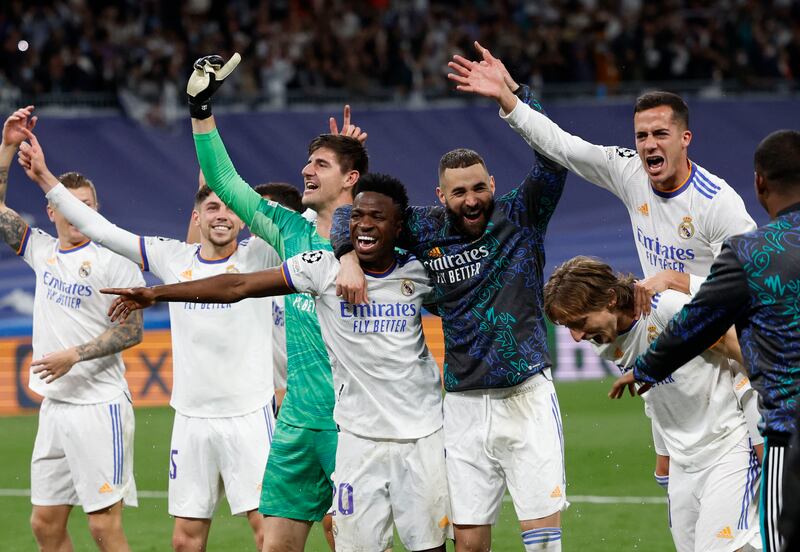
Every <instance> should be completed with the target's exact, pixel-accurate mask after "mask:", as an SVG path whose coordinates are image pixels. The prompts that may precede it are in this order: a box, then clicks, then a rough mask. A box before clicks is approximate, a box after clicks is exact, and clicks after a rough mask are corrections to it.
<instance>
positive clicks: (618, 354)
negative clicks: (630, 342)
mask: <svg viewBox="0 0 800 552" xmlns="http://www.w3.org/2000/svg"><path fill="white" fill-rule="evenodd" d="M624 355H625V353H624V352H623V351H622V349H620V348H619V347H617V349H616V350H615V351H614V358H615V359H616V360H619V359H621V358H622V357H623V356H624Z"/></svg>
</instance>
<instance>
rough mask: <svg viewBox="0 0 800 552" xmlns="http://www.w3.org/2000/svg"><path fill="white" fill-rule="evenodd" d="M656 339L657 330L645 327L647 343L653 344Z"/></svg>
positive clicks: (653, 327)
mask: <svg viewBox="0 0 800 552" xmlns="http://www.w3.org/2000/svg"><path fill="white" fill-rule="evenodd" d="M657 337H658V328H656V327H655V326H647V341H650V342H653V341H655V340H656V338H657Z"/></svg>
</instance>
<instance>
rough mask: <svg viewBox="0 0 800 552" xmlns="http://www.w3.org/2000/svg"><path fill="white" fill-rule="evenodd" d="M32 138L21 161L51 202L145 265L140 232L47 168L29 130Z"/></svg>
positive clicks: (91, 236)
mask: <svg viewBox="0 0 800 552" xmlns="http://www.w3.org/2000/svg"><path fill="white" fill-rule="evenodd" d="M25 132H26V134H27V137H28V140H29V142H24V143H23V144H22V145H21V146H20V151H19V163H20V165H22V167H23V169H25V173H26V174H27V175H28V177H29V178H30V179H31V180H33V181H34V182H36V183H37V184H38V185H39V187H40V188H41V189H42V191H43V192H45V194H46V196H47V200H48V201H49V202H50V205H52V206H53V208H55V209H56V210H58V211H59V212H60V213H61V214H62V215H64V217H66V219H67V220H68V221H70V222H71V223H72V224H73V225H75V227H76V228H77V229H78V230H80V231H81V233H82V234H84V235H86V236H87V237H88V238H89V239H91V240H93V241H95V242H96V243H99V244H101V245H103V246H105V247H107V248H109V249H111V250H112V251H114V252H115V253H117V254H119V255H122V256H123V257H126V258H128V259H130V260H131V261H133V262H134V263H137V264H139V265H142V254H141V249H140V246H139V241H140V240H139V236H137V235H136V234H132V233H131V232H128V231H127V230H123V229H122V228H119V227H117V226H115V225H114V224H112V223H111V222H109V221H108V220H106V218H104V217H103V216H102V215H101V214H100V213H98V212H97V211H95V210H94V209H92V208H91V207H89V206H88V205H86V204H85V203H83V202H82V201H80V200H79V199H78V198H77V197H75V196H74V195H72V193H71V192H70V191H69V190H68V189H67V188H65V187H64V185H63V184H61V183H60V182H59V181H58V179H57V178H56V177H55V176H53V173H51V172H50V170H49V169H48V168H47V164H46V162H45V157H44V150H43V149H42V146H41V145H40V144H39V140H37V138H36V136H35V135H34V134H33V133H32V132H30V131H29V130H26V131H25Z"/></svg>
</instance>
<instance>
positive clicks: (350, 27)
mask: <svg viewBox="0 0 800 552" xmlns="http://www.w3.org/2000/svg"><path fill="white" fill-rule="evenodd" d="M0 4H2V5H3V9H2V11H0V37H1V38H2V41H0V44H2V48H3V52H2V55H0V89H3V90H6V93H8V91H9V90H11V91H17V92H18V93H19V94H21V95H22V96H23V97H24V96H31V95H37V94H44V93H56V94H58V93H73V92H108V93H114V94H117V95H120V97H121V99H123V100H124V99H125V98H126V97H127V98H139V99H143V100H145V101H148V102H162V103H164V102H166V103H177V102H178V99H179V97H180V95H181V94H182V87H183V84H184V82H185V79H186V75H187V72H188V67H189V66H190V64H191V62H192V61H193V60H194V59H196V58H197V57H199V56H201V55H205V54H209V53H221V54H223V55H226V56H227V55H230V54H231V53H232V52H234V51H238V52H240V53H241V54H242V56H243V58H244V61H243V63H242V66H241V68H240V69H239V70H237V72H236V73H235V86H226V87H224V89H223V90H224V93H225V94H227V95H229V96H236V97H247V98H261V99H262V100H263V101H266V102H272V103H275V104H276V105H281V104H282V103H283V102H286V101H287V98H290V99H291V98H295V97H297V98H303V99H306V100H312V101H313V100H315V99H324V98H325V97H326V95H328V96H329V95H330V94H331V93H339V94H346V95H347V96H348V97H354V96H355V97H365V96H366V97H369V96H375V95H378V96H380V95H381V94H383V95H386V94H388V97H386V99H392V100H401V99H403V98H409V97H413V96H414V95H416V96H417V97H419V98H424V97H440V96H444V95H448V94H452V93H453V92H452V86H450V85H449V84H448V81H447V80H446V79H445V78H444V75H445V73H446V67H445V66H446V62H447V60H448V59H449V57H450V56H451V55H453V54H454V53H459V52H461V53H464V52H466V53H467V54H468V55H472V54H473V50H472V48H471V43H472V41H474V40H476V39H477V40H480V41H481V42H482V43H483V44H484V45H486V46H488V47H490V48H491V49H492V50H493V52H494V53H495V54H496V55H498V56H500V57H502V58H503V60H504V61H505V62H506V64H507V65H508V67H509V69H510V70H511V72H512V74H514V75H515V76H517V77H518V79H519V80H521V81H524V82H528V83H531V84H533V85H535V86H537V87H538V88H542V87H544V88H547V87H548V86H550V85H558V84H562V83H581V84H584V85H586V87H585V89H586V90H590V91H591V90H594V91H596V93H606V94H614V93H616V91H617V90H618V89H619V88H620V87H621V86H622V85H624V83H638V82H648V83H658V82H665V81H678V80H681V81H708V82H732V83H736V85H737V86H740V87H743V88H750V89H773V88H774V87H775V86H776V84H777V85H781V84H782V85H783V86H785V87H786V88H796V87H797V86H798V82H800V1H798V0H719V1H709V0H660V1H644V0H527V1H526V0H449V1H447V0H270V1H260V2H259V1H256V0H186V1H182V2H177V1H175V2H173V1H166V0H164V1H158V0H114V1H104V0H56V1H50V2H47V1H31V0H3V1H0Z"/></svg>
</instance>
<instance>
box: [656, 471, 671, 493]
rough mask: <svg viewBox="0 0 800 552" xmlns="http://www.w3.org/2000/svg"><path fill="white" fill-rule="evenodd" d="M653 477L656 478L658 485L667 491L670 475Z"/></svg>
mask: <svg viewBox="0 0 800 552" xmlns="http://www.w3.org/2000/svg"><path fill="white" fill-rule="evenodd" d="M653 477H655V478H656V483H658V486H659V487H661V488H662V489H664V490H665V491H666V490H667V489H668V488H669V475H658V474H657V473H654V474H653Z"/></svg>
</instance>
